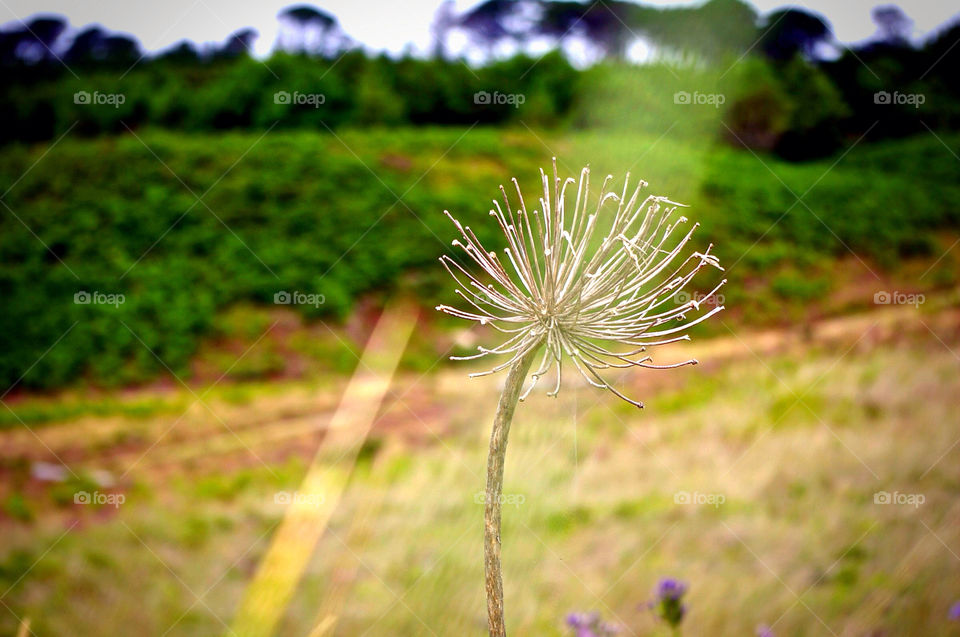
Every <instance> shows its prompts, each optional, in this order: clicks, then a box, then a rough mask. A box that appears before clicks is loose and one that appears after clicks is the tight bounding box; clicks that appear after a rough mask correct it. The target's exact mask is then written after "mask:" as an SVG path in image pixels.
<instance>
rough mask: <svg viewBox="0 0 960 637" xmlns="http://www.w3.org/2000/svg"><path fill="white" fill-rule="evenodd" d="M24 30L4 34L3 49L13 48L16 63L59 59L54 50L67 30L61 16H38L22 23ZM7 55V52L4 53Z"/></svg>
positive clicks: (33, 62) (65, 22)
mask: <svg viewBox="0 0 960 637" xmlns="http://www.w3.org/2000/svg"><path fill="white" fill-rule="evenodd" d="M22 24H23V25H24V26H23V28H22V29H14V30H13V31H12V32H10V33H9V35H8V34H4V35H5V36H6V37H5V40H6V41H5V42H3V49H8V48H11V49H12V50H11V53H12V57H13V59H14V61H20V62H26V63H29V64H37V63H39V62H48V61H51V60H56V59H58V56H57V54H56V53H55V51H54V49H55V47H56V45H57V40H58V39H59V38H60V35H61V34H62V33H63V32H64V30H66V28H67V21H66V20H65V19H64V18H61V17H60V16H38V17H35V18H33V19H31V20H30V21H29V22H26V23H22ZM3 52H4V54H6V50H4V51H3Z"/></svg>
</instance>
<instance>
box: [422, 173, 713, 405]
mask: <svg viewBox="0 0 960 637" xmlns="http://www.w3.org/2000/svg"><path fill="white" fill-rule="evenodd" d="M540 175H541V178H542V181H543V196H542V197H541V198H540V209H539V210H534V211H533V212H532V214H531V213H528V211H527V208H526V205H525V203H524V201H523V196H522V194H521V192H520V186H519V184H518V183H517V180H516V179H513V184H514V187H515V188H516V191H517V199H518V202H519V208H518V209H516V210H514V209H512V208H511V207H510V202H509V198H508V197H507V193H506V191H505V190H504V188H503V186H501V187H500V191H501V193H502V194H503V208H501V207H500V204H499V203H498V202H497V201H494V202H493V205H494V208H495V209H494V210H491V211H490V214H491V215H492V216H493V217H494V218H495V219H496V221H497V223H498V224H499V226H500V230H501V231H502V232H503V234H504V236H505V237H506V241H507V247H506V248H504V250H503V255H504V258H503V259H501V257H499V256H498V255H497V253H495V252H491V251H488V250H486V249H485V248H484V247H483V245H481V243H480V241H479V240H478V239H477V237H476V235H475V234H474V233H473V231H472V230H471V229H470V227H469V226H463V225H461V224H460V222H459V221H457V220H456V219H454V218H453V216H451V215H450V213H449V212H447V211H444V212H445V214H446V215H447V216H448V217H449V218H450V220H451V221H453V223H454V225H455V226H456V227H457V230H459V231H460V234H461V235H462V237H463V240H462V241H460V240H455V241H454V242H453V245H454V246H458V247H460V248H462V249H463V250H464V251H465V252H466V254H467V255H468V256H469V257H470V259H472V260H473V261H474V262H475V263H476V264H477V265H478V266H480V268H481V269H482V270H483V272H484V273H485V275H481V274H479V273H478V274H477V275H475V274H473V273H471V272H470V271H468V270H467V269H465V268H463V267H462V266H461V265H460V264H459V263H458V262H457V261H455V260H454V259H452V258H451V257H449V256H447V255H444V256H442V257H441V258H440V261H441V263H443V265H444V267H445V268H446V269H447V271H448V272H449V273H450V275H451V276H453V278H454V280H456V281H457V283H458V285H459V286H460V289H458V290H456V293H457V294H458V295H459V296H461V297H462V298H463V299H464V301H466V303H467V304H468V305H469V309H458V308H454V307H450V306H447V305H440V306H438V307H437V309H438V310H440V311H441V312H446V313H447V314H450V315H452V316H456V317H459V318H464V319H468V320H472V321H477V322H478V323H480V324H481V325H490V326H491V327H493V328H494V329H497V330H499V331H500V332H503V333H504V334H505V335H506V337H505V338H506V340H505V341H504V342H503V343H501V344H500V345H498V346H496V347H493V348H490V349H487V348H484V347H478V348H477V349H478V350H479V353H478V354H475V355H473V356H462V357H456V356H455V357H452V358H454V359H455V360H470V359H475V358H481V357H484V356H491V355H503V356H506V357H507V360H506V361H504V362H502V363H500V364H498V365H497V366H495V367H494V368H493V369H491V370H489V371H486V372H481V373H478V374H471V376H484V375H487V374H492V373H495V372H498V371H501V370H503V369H506V368H507V367H509V366H511V365H512V364H513V363H515V362H516V361H517V360H519V359H520V358H521V357H523V356H524V355H525V354H527V353H529V352H530V351H531V350H534V349H536V348H538V347H540V346H541V345H544V346H545V347H544V351H543V357H542V358H541V360H540V363H539V365H537V366H536V367H535V368H534V371H533V373H532V374H531V379H532V382H531V383H530V385H529V387H528V388H527V389H526V391H525V392H524V393H523V395H522V396H521V400H523V399H524V398H526V396H528V395H529V394H530V391H531V390H532V389H533V387H534V386H535V385H536V383H537V381H538V380H539V379H540V378H541V377H542V376H543V375H544V374H546V373H547V372H548V371H549V370H550V369H551V368H552V367H553V365H554V364H556V366H557V382H556V386H555V387H554V388H553V389H552V390H551V391H549V392H548V395H551V396H555V395H556V394H557V392H559V391H560V381H561V377H562V365H563V360H564V358H569V359H570V360H571V361H572V363H573V365H574V366H575V367H576V368H577V370H578V371H579V372H580V374H582V375H583V377H584V378H585V379H586V380H587V382H588V383H590V384H591V385H593V386H594V387H599V388H601V389H609V390H610V391H611V392H613V393H614V394H616V395H617V396H619V397H620V398H622V399H624V400H626V401H627V402H629V403H631V404H633V405H636V406H638V407H642V406H643V404H642V403H640V402H637V401H634V400H631V399H630V398H627V397H626V396H624V395H623V394H622V393H620V392H619V391H617V390H616V389H615V388H614V387H612V386H611V385H610V384H609V383H608V382H607V381H605V380H604V379H603V377H602V376H601V375H600V372H601V371H602V370H607V369H611V368H627V367H645V368H650V369H667V368H673V367H680V366H682V365H691V364H696V362H697V361H696V360H692V359H691V360H686V361H682V362H678V363H672V364H667V365H655V364H654V363H653V360H652V358H651V357H650V356H649V355H645V351H646V348H647V347H651V346H656V345H663V344H666V343H673V342H676V341H681V340H689V339H690V337H689V336H687V335H685V334H683V333H682V332H683V331H684V330H686V329H687V328H689V327H690V326H692V325H695V324H697V323H699V322H701V321H703V320H705V319H707V318H709V317H710V316H712V315H714V314H716V313H717V312H719V311H720V310H722V309H723V307H722V306H720V305H717V304H716V303H714V302H711V303H710V304H711V305H714V306H715V307H713V308H712V309H711V310H710V311H708V312H699V310H700V306H701V305H703V304H705V303H707V302H708V301H713V300H714V299H715V295H716V293H717V291H718V290H719V289H720V287H721V286H722V285H723V284H724V283H725V282H726V281H725V280H724V281H721V282H720V284H719V285H717V287H716V288H714V289H713V290H712V291H711V292H710V293H709V294H707V295H704V296H703V297H700V298H696V297H691V298H694V299H695V300H691V301H689V302H686V303H682V304H681V303H678V302H677V297H678V296H679V295H678V292H680V291H681V290H683V289H684V287H685V286H686V285H687V283H688V282H689V281H690V280H691V279H692V278H693V277H694V275H695V274H696V273H697V272H699V271H700V269H701V268H703V267H705V266H711V267H714V268H717V269H719V270H723V268H721V267H720V263H719V262H718V261H717V258H716V257H715V256H714V255H712V254H710V248H711V247H712V246H710V247H708V248H707V250H706V251H705V252H702V253H701V252H693V253H692V254H690V255H688V256H686V257H685V258H682V260H678V258H677V257H679V256H680V255H681V253H682V252H683V249H684V247H685V246H686V245H687V243H688V242H689V241H690V238H691V236H692V235H693V232H694V230H695V229H696V228H697V226H698V225H699V224H694V225H693V227H692V228H690V230H689V231H688V232H687V233H686V234H685V235H683V236H682V237H679V235H674V231H675V230H676V229H677V228H678V227H679V226H680V225H681V224H683V223H686V222H687V219H686V217H683V216H680V217H677V218H676V219H673V216H674V213H675V211H676V209H677V208H678V207H680V206H682V204H678V203H676V202H673V201H670V200H669V199H667V198H665V197H657V196H648V197H646V198H645V199H643V200H641V199H640V192H641V190H642V189H643V188H644V187H645V186H646V185H647V184H646V183H645V182H643V181H640V182H638V183H637V185H636V186H635V188H634V190H633V192H632V194H630V196H629V197H628V196H627V195H628V192H629V191H628V185H629V182H630V175H629V173H628V174H627V176H626V180H625V183H624V186H623V192H622V193H621V194H620V195H618V194H617V193H615V192H611V191H609V190H608V189H607V188H608V185H609V182H610V181H611V180H612V179H613V177H612V176H610V175H608V176H607V178H606V179H605V180H604V182H603V185H602V186H601V188H600V194H599V195H598V196H597V197H596V199H595V200H593V203H591V198H590V169H589V167H587V168H584V169H583V170H582V171H581V172H580V180H579V182H578V181H577V180H575V179H572V178H568V179H566V180H565V181H563V183H561V181H560V178H559V177H557V164H556V159H555V158H554V161H553V184H552V188H551V183H550V179H549V178H548V177H547V175H546V174H545V173H544V172H543V171H542V170H541V171H540ZM571 185H576V187H577V188H576V199H575V200H574V202H573V212H572V213H569V212H568V210H567V209H566V204H567V201H566V199H567V195H568V193H567V188H568V187H569V186H571ZM603 229H605V234H603V235H602V239H599V241H598V238H599V237H600V236H601V234H600V233H602V232H604V230H603ZM505 263H506V264H508V267H505V266H504V264H505ZM690 313H694V314H696V316H694V317H693V318H689V319H688V318H687V315H688V314H690ZM671 321H673V322H676V321H680V322H681V323H680V325H674V326H672V327H671V326H668V323H670V322H671ZM564 355H565V356H564Z"/></svg>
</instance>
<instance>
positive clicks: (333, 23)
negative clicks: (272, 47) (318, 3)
mask: <svg viewBox="0 0 960 637" xmlns="http://www.w3.org/2000/svg"><path fill="white" fill-rule="evenodd" d="M277 18H278V19H279V21H280V33H279V34H278V35H277V47H278V48H279V49H281V50H283V51H287V52H290V53H303V54H307V55H318V56H320V57H336V56H337V55H339V54H340V53H342V52H343V51H345V50H346V49H348V48H349V47H350V45H351V44H352V40H351V39H350V37H349V36H347V35H346V34H345V33H344V32H343V30H342V29H341V28H340V24H339V22H337V19H336V18H335V17H334V16H333V15H332V14H329V13H327V12H326V11H321V10H320V9H318V8H316V7H313V6H310V5H306V4H303V5H297V6H293V7H289V8H287V9H284V10H283V11H281V12H280V14H279V15H278V16H277Z"/></svg>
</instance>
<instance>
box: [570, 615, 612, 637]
mask: <svg viewBox="0 0 960 637" xmlns="http://www.w3.org/2000/svg"><path fill="white" fill-rule="evenodd" d="M567 626H569V627H570V628H573V630H574V631H575V633H574V634H575V635H576V637H612V636H613V635H616V634H617V633H619V632H620V628H619V627H618V626H615V625H614V624H610V623H607V622H604V621H603V620H602V619H601V618H600V613H598V612H596V611H594V612H591V613H570V614H569V615H567Z"/></svg>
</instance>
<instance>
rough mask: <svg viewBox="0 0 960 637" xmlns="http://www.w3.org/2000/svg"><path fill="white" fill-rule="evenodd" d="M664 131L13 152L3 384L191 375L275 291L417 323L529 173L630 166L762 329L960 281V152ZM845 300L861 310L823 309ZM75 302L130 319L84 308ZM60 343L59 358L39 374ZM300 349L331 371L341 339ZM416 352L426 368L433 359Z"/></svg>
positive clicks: (310, 309)
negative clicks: (789, 151)
mask: <svg viewBox="0 0 960 637" xmlns="http://www.w3.org/2000/svg"><path fill="white" fill-rule="evenodd" d="M638 99H639V98H638ZM710 117H711V118H712V117H713V116H710ZM652 118H653V119H643V120H642V122H641V123H638V128H639V129H640V130H644V131H647V130H649V129H650V128H651V126H652V125H653V121H654V120H658V121H661V125H662V126H663V129H664V131H663V132H662V133H658V134H653V133H649V132H632V131H631V130H629V129H627V130H619V131H615V130H609V129H601V130H594V131H592V132H587V131H581V132H567V133H560V132H555V133H550V132H545V131H542V130H541V131H539V132H537V131H535V130H533V129H531V128H529V127H527V126H525V125H524V126H521V127H517V128H513V129H506V130H501V129H490V128H483V127H473V128H466V129H449V128H448V129H442V128H433V129H411V128H407V129H389V130H388V129H383V130H376V129H374V130H363V131H360V130H343V131H340V132H338V133H331V134H321V133H311V132H281V131H272V132H268V131H264V132H263V133H262V134H253V133H226V134H222V135H209V134H199V135H187V134H182V133H171V132H162V131H150V130H145V131H139V132H136V133H133V132H130V133H127V134H123V135H119V136H112V137H102V138H97V139H92V140H84V139H77V138H74V137H70V136H68V137H66V138H64V139H63V140H62V141H61V142H60V143H59V144H57V145H56V147H55V152H50V153H49V154H47V150H48V149H47V147H46V146H44V145H35V146H9V147H7V148H5V151H4V153H3V154H2V155H0V178H2V181H3V182H5V183H10V184H11V187H10V189H9V192H8V194H7V195H6V196H5V198H4V203H5V204H6V205H7V206H8V210H7V211H6V212H7V214H4V215H3V216H0V229H2V233H0V262H2V266H0V293H2V294H3V297H4V305H5V311H4V312H3V313H2V315H0V381H2V384H3V385H4V386H10V385H12V384H14V383H15V382H17V381H18V379H19V386H20V387H23V388H55V387H61V386H64V385H68V384H74V385H75V384H76V383H77V381H78V379H79V380H80V382H81V384H87V385H93V386H107V387H111V386H113V387H115V386H124V385H129V384H133V383H142V382H145V381H149V380H151V379H155V378H157V377H158V375H160V376H165V375H166V374H167V371H168V369H169V370H172V371H173V372H174V373H176V374H177V375H179V376H181V377H191V376H194V377H197V374H198V370H197V368H196V361H197V356H198V355H200V354H202V353H203V347H204V345H205V344H210V343H217V342H220V343H222V342H224V341H231V342H234V343H236V344H240V343H244V344H246V345H249V344H251V343H252V342H254V341H255V340H256V338H257V337H258V336H260V335H261V334H262V333H263V330H264V329H266V328H267V327H268V326H269V325H270V322H269V321H267V320H266V319H264V318H263V317H262V316H261V317H260V318H259V319H256V316H255V315H256V313H257V310H256V308H257V307H260V308H263V307H270V306H271V304H272V302H273V300H274V296H275V295H276V294H277V293H278V292H282V291H287V292H294V291H299V292H301V293H304V294H315V295H322V296H323V303H322V304H316V305H310V304H307V305H297V306H296V307H295V309H296V310H297V312H298V313H299V314H300V315H301V316H302V317H303V318H304V319H305V320H308V321H310V320H315V319H317V318H319V317H325V318H326V319H327V320H331V319H332V320H333V321H334V322H338V321H343V320H344V319H345V318H346V317H347V316H350V315H352V314H354V313H355V310H357V308H362V307H365V306H364V302H367V303H373V304H374V305H376V304H379V303H381V302H382V299H383V298H385V297H387V296H389V295H396V294H400V295H406V296H410V297H412V298H414V299H416V300H417V301H418V302H419V303H421V304H422V305H423V306H424V307H433V306H434V305H436V304H437V303H440V302H445V301H448V300H450V298H451V295H452V290H451V288H450V286H449V285H448V284H447V282H446V277H445V274H444V273H443V271H442V269H441V268H440V267H438V265H437V263H436V259H437V257H438V256H439V255H440V254H441V253H443V252H444V251H446V250H447V249H448V247H449V241H450V239H451V238H452V237H453V231H452V227H450V225H449V222H448V221H447V219H446V218H445V217H444V216H443V215H442V214H441V213H442V211H443V210H444V209H449V210H451V211H452V212H454V213H455V214H456V215H457V216H458V217H459V218H460V219H462V220H463V221H465V222H466V223H471V222H473V223H474V225H475V228H476V231H477V233H478V234H479V235H480V236H481V237H482V238H485V239H488V240H490V241H491V242H493V243H495V242H496V239H495V236H494V233H493V224H489V223H482V222H481V220H485V219H486V211H487V210H488V208H489V203H485V202H489V201H490V199H492V198H493V197H494V196H495V195H496V194H497V191H496V185H497V184H499V183H503V182H506V181H507V179H508V178H509V177H510V176H516V177H517V178H518V179H519V180H520V183H521V185H522V186H523V188H524V190H525V194H526V196H527V198H528V200H529V201H530V203H531V205H533V202H534V201H535V196H536V193H537V188H538V187H539V179H538V172H537V171H538V169H539V168H540V167H543V168H547V169H549V163H550V158H551V157H552V156H554V155H555V156H557V157H558V158H559V168H560V171H561V172H562V173H563V174H573V173H575V172H577V171H578V170H579V168H580V167H581V166H582V165H583V164H585V163H588V162H589V163H590V164H591V165H592V166H593V170H594V173H595V174H597V175H598V176H601V177H602V175H603V174H604V173H608V172H609V173H611V174H613V175H615V178H616V180H617V181H615V183H622V182H620V181H619V180H621V179H622V175H623V173H624V172H625V171H627V170H629V171H630V172H631V173H632V175H633V176H634V178H638V177H642V178H643V179H645V180H646V181H647V182H649V184H650V191H651V192H656V193H660V194H668V195H669V196H671V197H672V198H674V199H675V200H678V201H681V202H685V203H688V204H690V206H691V208H690V210H689V213H688V216H689V217H690V218H691V219H692V220H696V221H698V222H700V223H701V224H702V230H701V231H700V234H699V237H700V241H701V242H702V244H705V243H706V242H707V241H711V242H713V243H715V244H716V249H715V251H716V253H717V254H718V255H720V258H721V261H722V262H723V263H724V264H725V265H726V266H728V267H729V268H731V270H730V272H729V277H730V278H731V279H732V280H736V281H737V284H736V285H730V286H728V287H727V288H726V290H725V294H726V295H727V300H728V305H730V306H731V307H734V308H736V312H737V313H738V317H739V318H740V319H742V320H744V321H746V322H748V323H754V324H764V323H766V324H769V323H773V322H782V321H784V320H787V319H789V320H792V321H796V320H801V319H803V318H805V317H809V316H810V315H811V314H818V315H825V314H826V315H829V314H837V313H843V312H847V311H851V310H857V309H864V308H866V307H869V306H870V304H871V303H872V296H873V294H874V293H875V292H876V291H877V290H881V289H888V287H884V286H889V284H890V281H891V278H890V277H892V279H893V280H897V279H898V278H899V279H903V280H906V281H908V282H909V283H907V285H908V286H909V287H910V288H913V289H912V290H910V291H929V290H936V289H942V288H944V287H947V286H950V285H951V284H953V283H955V281H956V255H955V254H954V253H946V250H947V248H948V247H949V246H950V245H951V244H952V243H953V241H954V240H955V235H956V232H955V228H956V227H957V222H958V217H960V212H958V208H957V207H956V204H955V202H956V201H958V200H960V162H956V161H955V159H954V158H953V157H952V156H951V154H950V153H951V151H950V148H949V147H950V146H953V147H956V146H960V138H958V137H957V136H955V135H954V136H946V137H935V136H933V135H925V136H921V137H917V138H910V139H905V140H899V141H887V142H882V143H877V144H867V143H863V144H858V145H854V146H853V147H852V149H850V150H849V152H848V153H847V154H845V155H843V156H841V157H836V158H829V159H825V160H820V161H816V162H808V163H799V164H797V163H787V162H783V161H781V160H778V159H775V158H774V157H772V156H760V155H755V154H753V153H752V152H751V151H745V150H733V149H730V148H728V147H727V146H726V145H724V144H722V143H721V142H720V139H719V138H720V137H722V135H721V132H720V131H722V130H723V129H722V127H720V126H719V125H716V126H715V130H716V133H715V137H714V139H713V140H710V139H709V138H708V139H703V138H702V137H701V138H699V139H696V138H691V137H689V135H687V134H682V135H680V134H678V135H673V134H672V133H671V129H672V126H669V125H668V124H667V123H666V121H665V120H664V119H663V117H661V115H658V114H653V115H652ZM685 121H686V120H685ZM705 142H706V143H705ZM945 144H946V146H945ZM41 159H42V161H40V160H41ZM598 181H599V180H598ZM38 239H39V240H38ZM491 245H493V244H491ZM944 253H946V256H944V257H943V258H941V259H939V260H937V259H938V257H939V256H940V255H942V254H944ZM838 264H840V265H838ZM931 264H933V266H932V267H931ZM911 268H913V269H911ZM905 273H906V274H907V276H905V275H904V274H905ZM704 285H707V283H706V282H705V283H704ZM849 286H853V287H858V288H860V289H861V292H860V293H859V294H858V295H857V294H855V295H846V296H844V297H843V298H842V299H840V300H837V299H835V298H833V296H832V294H833V293H835V292H837V291H838V290H841V289H844V288H845V287H849ZM894 289H903V288H894ZM80 292H87V293H93V292H99V293H101V294H123V295H124V302H123V303H122V304H119V305H109V304H107V305H98V304H88V305H83V304H77V303H75V302H74V297H75V295H76V294H77V293H80ZM250 307H252V308H254V309H253V310H251V312H252V314H251V313H250V312H247V313H244V312H245V310H244V308H250ZM238 312H239V314H238ZM255 319H256V320H255ZM71 326H72V327H71ZM68 332H69V333H68ZM65 334H66V336H64V335H65ZM60 337H64V338H65V341H64V342H65V344H68V346H65V347H56V348H53V349H51V351H50V352H49V353H48V354H47V355H46V356H43V357H41V356H40V355H41V354H42V353H43V352H44V351H45V350H46V349H47V348H49V347H50V345H51V344H52V343H54V342H56V341H57V339H58V338H60ZM238 346H239V345H238ZM304 347H307V348H309V347H313V349H314V350H316V351H314V352H313V354H311V355H312V356H313V357H314V358H318V359H321V360H329V359H331V358H336V356H330V355H329V354H330V352H331V351H335V350H336V349H337V344H336V342H335V341H330V340H329V339H328V342H327V343H326V344H325V345H323V344H321V345H320V346H311V345H307V344H304ZM418 348H419V350H425V354H424V358H425V360H429V361H430V363H431V364H432V361H433V360H436V358H437V355H438V354H440V353H442V350H441V351H440V352H437V351H429V350H430V348H431V345H430V343H429V342H421V343H420V344H419V346H416V347H415V348H414V350H417V349H418ZM301 349H302V348H301ZM275 354H276V353H275ZM308 357H309V356H308ZM233 358H235V357H233ZM233 358H231V359H230V360H233ZM37 359H41V360H39V361H38V362H37V364H36V365H35V366H33V367H31V368H29V369H26V370H25V366H24V364H23V362H24V361H34V360H37ZM252 361H253V359H251V365H250V366H249V367H247V368H245V369H243V370H236V371H237V372H238V373H239V372H241V371H242V372H243V374H244V375H245V377H248V378H251V377H252V378H269V377H271V376H274V375H277V374H280V373H282V372H283V371H284V367H283V366H284V356H283V355H281V354H276V355H273V356H269V355H265V356H264V357H263V358H262V359H257V361H256V362H257V365H253V364H252ZM332 366H333V367H336V366H337V363H336V362H335V363H334V364H333V365H332ZM328 367H329V365H328ZM341 367H342V362H341ZM25 371H26V373H25V374H24V372H25ZM214 377H216V375H214ZM199 378H200V379H201V380H202V378H203V375H202V374H200V375H199ZM3 418H7V416H6V415H4V416H3Z"/></svg>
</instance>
